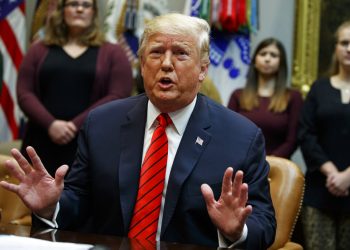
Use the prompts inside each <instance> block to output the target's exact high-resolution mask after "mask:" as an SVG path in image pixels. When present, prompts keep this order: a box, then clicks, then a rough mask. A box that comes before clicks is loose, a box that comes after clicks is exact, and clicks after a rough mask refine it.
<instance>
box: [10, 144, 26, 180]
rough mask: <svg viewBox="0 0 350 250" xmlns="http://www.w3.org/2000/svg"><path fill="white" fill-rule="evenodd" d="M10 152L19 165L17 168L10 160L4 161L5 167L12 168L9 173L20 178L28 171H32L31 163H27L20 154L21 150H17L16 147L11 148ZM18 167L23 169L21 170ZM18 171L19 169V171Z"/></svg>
mask: <svg viewBox="0 0 350 250" xmlns="http://www.w3.org/2000/svg"><path fill="white" fill-rule="evenodd" d="M11 154H12V157H13V158H14V159H15V160H16V161H17V163H18V165H19V167H20V168H18V166H17V165H16V164H15V163H14V162H12V161H6V164H5V166H7V169H9V170H10V171H11V170H12V171H11V174H13V175H14V176H15V177H16V178H18V179H20V176H22V175H24V174H27V173H30V172H31V171H32V167H31V165H30V164H29V162H28V161H27V159H26V158H25V157H24V156H23V155H22V154H21V152H19V151H18V149H15V148H13V149H11ZM19 169H21V170H23V172H22V171H20V170H19ZM18 171H20V172H21V173H20V172H18Z"/></svg>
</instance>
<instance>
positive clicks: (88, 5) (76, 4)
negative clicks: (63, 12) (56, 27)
mask: <svg viewBox="0 0 350 250" xmlns="http://www.w3.org/2000/svg"><path fill="white" fill-rule="evenodd" d="M92 5H93V4H92V3H91V2H82V3H79V2H78V1H72V2H68V3H66V4H65V5H64V7H70V8H74V9H77V8H78V7H79V6H81V7H83V8H84V9H90V8H92Z"/></svg>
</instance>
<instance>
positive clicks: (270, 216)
mask: <svg viewBox="0 0 350 250" xmlns="http://www.w3.org/2000/svg"><path fill="white" fill-rule="evenodd" d="M243 171H244V174H245V177H244V182H245V183H247V184H248V189H249V193H248V204H250V205H251V206H252V207H253V212H252V214H251V215H250V216H249V217H248V219H247V221H246V225H247V227H248V236H247V239H246V241H245V242H244V243H243V248H244V249H267V248H268V246H270V245H271V244H272V243H273V241H274V239H275V233H276V219H275V212H274V208H273V206H272V201H271V196H270V185H269V182H268V174H269V171H270V167H269V165H268V163H267V161H266V156H265V143H264V137H263V135H262V133H261V131H260V129H258V130H257V132H256V135H255V138H254V139H253V140H252V142H251V145H250V148H249V150H248V152H247V156H246V160H245V169H243Z"/></svg>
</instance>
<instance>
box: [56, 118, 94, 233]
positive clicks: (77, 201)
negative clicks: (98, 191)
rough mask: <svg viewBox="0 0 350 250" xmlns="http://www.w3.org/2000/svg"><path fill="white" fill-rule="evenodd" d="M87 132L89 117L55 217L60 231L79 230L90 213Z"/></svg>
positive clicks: (82, 131) (79, 139)
mask: <svg viewBox="0 0 350 250" xmlns="http://www.w3.org/2000/svg"><path fill="white" fill-rule="evenodd" d="M88 130H89V117H88V118H87V119H86V122H85V123H84V126H83V128H82V129H81V131H80V134H79V137H78V150H77V155H76V160H75V162H74V163H73V165H72V167H71V169H70V170H69V173H68V175H67V177H66V180H65V182H64V185H65V186H64V190H63V193H62V195H61V198H60V211H59V214H58V216H57V223H58V227H59V228H61V229H70V230H72V229H77V228H79V227H80V228H81V227H82V225H83V224H84V222H86V220H87V217H88V215H89V212H90V211H89V208H90V207H91V206H90V205H89V204H90V200H89V197H90V190H89V187H90V185H89V182H90V176H89V174H90V171H89V156H88V139H87V134H88Z"/></svg>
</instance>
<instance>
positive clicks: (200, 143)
mask: <svg viewBox="0 0 350 250" xmlns="http://www.w3.org/2000/svg"><path fill="white" fill-rule="evenodd" d="M196 144H199V145H200V146H203V139H202V138H200V137H199V136H197V139H196Z"/></svg>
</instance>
